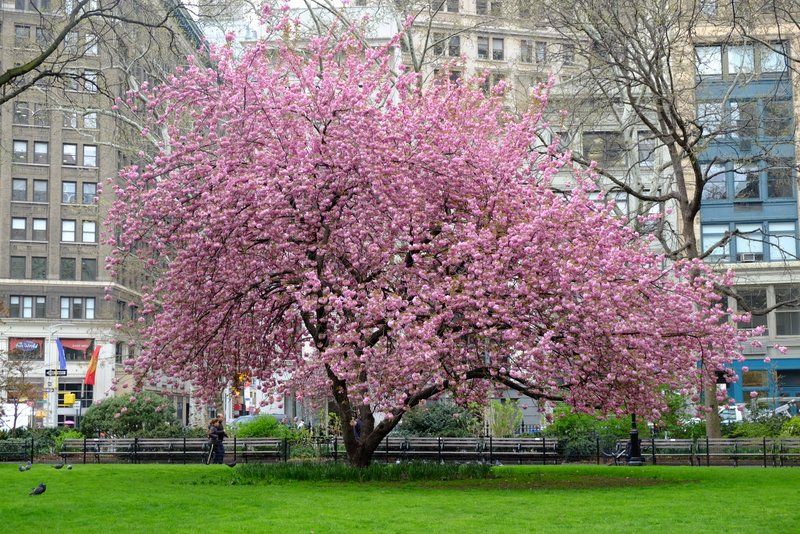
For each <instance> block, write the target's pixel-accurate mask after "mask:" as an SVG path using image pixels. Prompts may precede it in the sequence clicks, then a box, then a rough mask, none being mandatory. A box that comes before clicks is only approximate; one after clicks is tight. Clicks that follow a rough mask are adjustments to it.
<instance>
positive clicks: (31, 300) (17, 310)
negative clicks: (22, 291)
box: [8, 295, 47, 319]
mask: <svg viewBox="0 0 800 534" xmlns="http://www.w3.org/2000/svg"><path fill="white" fill-rule="evenodd" d="M45 302H46V300H45V297H30V296H24V295H11V297H10V298H9V299H8V312H9V316H11V317H20V318H23V319H33V318H43V317H44V316H45V312H46V310H47V309H46V306H45Z"/></svg>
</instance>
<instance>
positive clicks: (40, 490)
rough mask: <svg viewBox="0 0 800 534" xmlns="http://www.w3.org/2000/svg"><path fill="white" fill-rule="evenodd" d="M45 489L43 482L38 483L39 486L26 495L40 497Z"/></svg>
mask: <svg viewBox="0 0 800 534" xmlns="http://www.w3.org/2000/svg"><path fill="white" fill-rule="evenodd" d="M46 489H47V486H45V485H44V482H40V483H39V485H38V486H36V487H35V488H33V489H32V490H31V492H30V493H29V494H28V495H41V494H42V493H44V492H45V490H46Z"/></svg>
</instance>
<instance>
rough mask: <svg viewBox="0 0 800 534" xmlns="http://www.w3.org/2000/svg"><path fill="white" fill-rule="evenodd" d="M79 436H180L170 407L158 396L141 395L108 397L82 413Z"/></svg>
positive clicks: (173, 410) (148, 393)
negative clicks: (101, 434) (102, 434)
mask: <svg viewBox="0 0 800 534" xmlns="http://www.w3.org/2000/svg"><path fill="white" fill-rule="evenodd" d="M80 430H81V432H82V433H83V434H84V435H86V436H90V437H94V436H97V435H98V434H99V433H100V432H103V433H104V434H106V435H107V436H114V437H137V436H138V437H145V436H149V435H152V436H159V437H169V436H170V435H182V430H183V429H182V428H181V426H180V424H179V423H178V421H177V419H176V418H175V409H174V408H173V407H172V404H171V403H170V402H169V401H168V400H167V399H165V398H164V397H162V396H160V395H156V394H155V393H151V392H141V393H139V394H137V395H136V396H133V395H120V396H116V397H109V398H107V399H105V400H103V401H102V402H100V403H99V404H95V405H94V406H92V407H91V408H89V409H88V410H87V411H86V414H85V415H84V416H83V418H82V419H81V428H80Z"/></svg>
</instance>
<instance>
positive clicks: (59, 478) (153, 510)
mask: <svg viewBox="0 0 800 534" xmlns="http://www.w3.org/2000/svg"><path fill="white" fill-rule="evenodd" d="M494 474H495V476H494V478H491V479H481V480H452V481H431V480H428V481H416V482H363V483H358V482H298V481H273V482H270V483H256V484H251V485H242V484H232V483H231V481H232V480H233V478H234V477H233V470H231V469H230V468H228V467H227V466H224V465H222V466H201V465H187V466H184V465H75V467H74V469H73V470H71V471H67V470H66V469H62V470H60V471H57V470H55V469H53V468H52V467H50V466H44V465H34V467H33V469H32V470H30V471H28V472H25V473H19V472H18V471H17V466H16V465H10V464H4V465H0V518H2V519H1V520H2V531H3V532H8V533H25V532H35V533H41V532H81V533H84V532H103V533H114V534H117V533H124V532H193V533H203V534H205V533H208V532H214V533H217V532H315V533H322V532H380V533H384V532H426V533H428V532H456V533H458V534H463V533H467V532H481V533H484V532H502V533H506V532H584V531H589V532H620V531H622V530H623V529H625V530H628V529H630V530H632V531H635V532H647V531H650V532H659V533H660V532H692V533H696V532H798V531H800V506H798V500H797V497H798V494H800V469H798V468H785V469H779V468H770V469H763V468H738V469H734V468H697V467H695V468H690V467H652V466H648V467H642V468H627V467H610V466H572V465H568V466H545V467H541V466H525V467H501V468H496V469H495V470H494ZM39 482H44V483H45V484H46V485H47V492H46V493H45V494H44V495H41V496H38V497H29V496H28V492H29V491H30V489H31V488H33V487H34V486H36V485H37V484H38V483H39Z"/></svg>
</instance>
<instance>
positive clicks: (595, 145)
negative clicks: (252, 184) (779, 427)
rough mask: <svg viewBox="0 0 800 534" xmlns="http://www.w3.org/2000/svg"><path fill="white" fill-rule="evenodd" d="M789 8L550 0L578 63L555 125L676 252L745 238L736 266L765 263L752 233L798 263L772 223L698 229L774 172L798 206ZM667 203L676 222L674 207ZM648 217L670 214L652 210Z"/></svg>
mask: <svg viewBox="0 0 800 534" xmlns="http://www.w3.org/2000/svg"><path fill="white" fill-rule="evenodd" d="M720 4H721V3H720ZM788 4H789V2H781V5H782V8H781V9H782V11H781V14H782V15H784V17H783V20H782V21H779V20H778V19H779V17H777V16H774V12H773V16H772V17H768V16H767V17H765V16H764V15H763V13H761V12H759V11H757V10H756V11H754V10H749V11H747V12H745V11H744V10H741V9H740V11H738V12H737V11H736V9H737V6H739V7H741V6H742V5H743V3H740V2H735V3H732V4H730V5H725V6H721V5H718V3H717V2H716V1H714V0H689V1H678V2H661V1H658V0H620V1H617V2H612V3H608V2H604V1H601V0H552V1H551V0H543V1H542V2H541V7H542V9H541V10H539V12H540V13H543V14H545V15H546V17H547V23H548V26H550V27H551V28H553V29H555V30H556V31H558V32H559V33H560V34H561V35H562V36H563V37H564V38H565V39H568V40H569V41H570V42H571V43H573V46H574V47H575V49H576V55H577V56H578V57H579V58H580V60H579V61H577V62H576V65H575V66H573V67H571V68H569V69H565V70H564V71H563V72H560V73H559V77H560V83H559V85H558V86H557V88H556V90H555V94H554V100H555V102H556V106H557V107H558V106H562V107H564V108H565V109H570V110H571V111H572V112H571V113H570V114H569V115H567V119H565V120H561V122H560V124H559V120H555V121H554V123H556V124H558V126H557V128H560V129H561V132H558V133H560V134H561V137H562V141H564V142H565V144H569V143H570V142H571V146H573V147H575V148H576V150H575V151H574V152H573V159H574V160H575V161H576V162H577V163H579V164H581V165H584V166H587V167H589V166H590V165H591V166H594V168H595V170H596V172H597V174H598V176H599V181H598V183H599V188H600V189H601V190H602V191H603V192H604V193H606V194H608V195H612V196H613V195H617V194H621V195H622V197H623V198H626V199H628V206H627V208H628V210H629V211H630V216H631V223H632V224H634V225H635V226H636V227H637V229H638V230H639V231H641V232H647V233H652V234H653V235H654V236H655V237H656V238H657V239H658V241H659V243H660V245H661V247H662V248H663V249H664V251H665V252H666V253H667V255H668V257H671V258H673V259H681V258H689V259H693V258H701V259H704V260H706V261H714V260H722V259H723V258H725V259H726V260H727V259H730V258H726V256H727V255H728V253H729V247H730V244H731V241H732V240H734V239H736V240H737V245H738V246H739V247H740V248H741V249H744V253H740V254H739V257H738V258H735V259H739V260H740V261H747V260H750V261H759V260H761V259H763V258H762V257H761V256H759V255H756V254H753V256H752V258H751V256H750V255H749V252H748V251H749V248H747V246H746V245H745V243H747V242H748V241H754V242H759V243H762V244H761V245H759V246H760V247H761V248H762V249H763V247H764V246H767V247H770V248H769V249H770V250H771V251H773V250H774V251H778V250H780V251H781V252H780V255H781V257H780V258H772V259H773V260H774V259H781V260H794V259H796V249H795V245H794V239H793V238H792V239H784V240H782V239H781V234H780V233H779V232H778V231H776V232H772V226H770V225H768V227H764V226H758V227H756V226H754V227H753V228H749V227H747V226H745V225H742V226H741V227H736V228H734V229H728V230H724V231H720V232H719V234H718V235H713V234H711V232H707V233H706V234H701V233H700V228H701V227H700V215H701V208H702V207H705V206H710V205H712V204H713V203H714V202H715V201H722V202H718V205H720V206H724V205H726V202H725V201H731V202H730V206H729V207H730V209H731V210H733V209H734V206H735V205H739V206H744V205H745V203H744V201H747V200H749V199H753V200H754V201H758V200H759V199H760V196H763V195H764V192H763V191H761V192H760V191H759V188H760V187H763V186H761V185H760V183H761V180H760V176H763V175H764V174H765V173H766V174H767V180H768V183H767V188H768V191H767V195H768V196H769V197H770V198H775V199H776V200H780V199H785V200H786V205H787V206H789V205H794V209H795V212H796V204H794V198H793V194H792V189H793V185H792V179H791V176H792V174H793V172H792V168H793V167H794V166H795V163H794V149H793V146H791V145H792V144H793V134H794V125H793V120H792V116H793V114H794V111H793V106H792V96H791V95H792V84H791V75H790V74H791V69H792V68H793V67H794V65H795V61H794V58H792V57H791V56H790V55H789V51H788V50H789V49H788V48H787V47H786V46H785V40H786V34H788V32H789V30H783V31H782V28H784V27H786V26H787V25H788V23H787V19H789V16H788V15H789V14H790V13H793V14H797V13H799V12H800V9H798V8H800V4H798V3H794V5H793V6H791V7H789V5H788ZM795 31H796V29H795ZM784 32H786V33H784ZM578 135H580V136H581V139H578V137H577V136H578ZM578 141H582V143H580V144H582V149H581V150H577V145H578V144H579V143H578ZM730 176H733V187H732V188H731V186H730V185H729V184H730V178H728V179H727V180H726V177H730ZM738 201H742V203H741V204H739V203H738ZM734 202H736V204H734ZM670 210H673V211H674V219H671V218H670V217H669V216H667V215H666V213H667V212H669V211H670ZM652 214H661V218H654V217H647V216H648V215H652ZM776 229H777V225H776ZM792 235H794V233H792ZM786 243H789V245H790V246H784V245H785V244H786ZM773 254H778V253H777V252H773ZM720 290H721V291H723V292H724V294H725V295H726V296H730V297H732V298H735V299H736V300H737V302H738V305H739V309H743V310H746V311H752V312H754V313H760V314H764V313H767V312H769V311H771V310H772V309H774V308H776V307H778V306H781V305H783V304H787V303H793V302H796V300H790V301H787V302H780V303H777V304H776V305H775V306H772V307H769V308H768V307H766V306H764V307H760V308H753V306H752V303H753V300H752V299H749V298H745V297H742V296H741V295H739V294H737V293H736V292H735V291H730V290H728V289H725V288H720ZM715 392H716V391H715V385H714V384H705V385H704V393H705V395H704V398H705V402H706V405H707V407H708V409H709V414H708V417H707V430H708V434H709V436H719V435H720V421H719V417H718V415H717V401H716V396H715Z"/></svg>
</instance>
